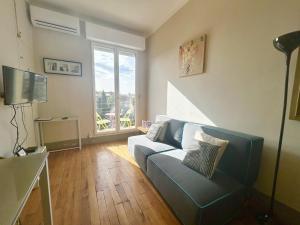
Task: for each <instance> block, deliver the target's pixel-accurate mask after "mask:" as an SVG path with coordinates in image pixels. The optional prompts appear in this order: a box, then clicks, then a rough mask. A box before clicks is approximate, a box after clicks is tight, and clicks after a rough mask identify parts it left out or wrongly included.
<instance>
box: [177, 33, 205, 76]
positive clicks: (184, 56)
mask: <svg viewBox="0 0 300 225" xmlns="http://www.w3.org/2000/svg"><path fill="white" fill-rule="evenodd" d="M205 42H206V35H202V36H201V37H199V38H196V39H194V40H191V41H188V42H186V43H184V44H182V45H181V46H180V47H179V73H180V77H186V76H191V75H196V74H201V73H204V59H205Z"/></svg>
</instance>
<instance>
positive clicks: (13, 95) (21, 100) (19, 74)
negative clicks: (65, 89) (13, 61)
mask: <svg viewBox="0 0 300 225" xmlns="http://www.w3.org/2000/svg"><path fill="white" fill-rule="evenodd" d="M2 71H3V86H4V104H5V105H16V104H25V103H31V102H34V101H37V102H46V101H47V77H45V76H43V75H39V74H35V73H32V72H28V71H23V70H19V69H15V68H12V67H8V66H3V67H2Z"/></svg>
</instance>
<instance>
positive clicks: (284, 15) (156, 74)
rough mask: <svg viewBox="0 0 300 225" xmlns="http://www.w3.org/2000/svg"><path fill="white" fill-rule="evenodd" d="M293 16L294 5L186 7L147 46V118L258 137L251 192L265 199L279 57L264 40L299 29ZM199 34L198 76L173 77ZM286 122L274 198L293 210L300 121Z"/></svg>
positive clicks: (277, 109)
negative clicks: (202, 39)
mask: <svg viewBox="0 0 300 225" xmlns="http://www.w3.org/2000/svg"><path fill="white" fill-rule="evenodd" d="M299 12H300V2H299V0H286V1H284V2H283V1H281V0H265V1H260V0H253V1H246V0H242V1H241V0H230V1H225V0H221V1H219V0H211V1H205V0H190V1H189V2H188V3H187V5H185V6H184V7H183V8H182V9H181V10H180V11H178V13H176V14H175V15H174V16H173V17H172V18H171V19H170V20H169V21H168V22H167V23H166V24H164V25H163V26H162V27H161V28H160V29H159V30H158V31H157V32H156V33H154V34H153V35H152V36H151V37H150V38H149V40H148V57H149V75H148V76H149V87H148V89H149V91H148V115H149V119H154V117H155V115H156V114H166V113H167V114H169V115H170V116H173V117H177V118H181V119H186V120H193V121H196V122H204V123H208V124H214V125H216V126H220V127H224V128H228V129H232V130H237V131H242V132H246V133H250V134H255V135H258V136H262V137H264V138H265V147H264V150H263V156H262V163H261V170H260V174H259V177H258V180H257V184H256V188H257V189H258V190H260V191H262V192H264V193H266V194H270V192H271V183H272V178H273V169H274V164H275V156H276V147H277V142H278V136H279V129H280V120H281V113H282V103H283V88H284V72H285V68H284V65H285V61H284V60H285V57H284V55H283V54H282V53H280V52H278V51H276V50H275V49H274V47H273V45H272V39H273V38H274V37H276V36H277V35H280V34H284V33H286V32H290V31H294V30H299V27H300V13H299ZM203 33H206V34H207V35H208V40H207V52H206V55H207V62H206V73H204V74H202V75H198V76H192V77H189V78H179V74H178V71H179V70H178V48H179V46H180V45H181V44H182V43H184V42H185V41H188V40H191V39H193V38H195V37H198V36H200V35H201V34H203ZM296 55H297V53H296V52H295V53H294V55H293V59H292V62H291V80H290V85H291V86H290V92H289V102H290V95H291V89H292V81H293V79H294V73H295V64H296V63H295V62H296ZM286 122H287V124H286V125H287V126H286V132H285V137H284V146H283V155H282V161H281V167H280V173H279V181H278V193H277V198H278V199H279V200H280V201H282V202H283V203H285V204H287V205H288V206H290V207H293V208H295V209H297V210H299V211H300V195H299V189H300V179H299V178H298V177H299V176H298V174H299V170H300V164H299V160H300V151H299V146H300V138H299V133H300V122H298V121H291V120H287V121H286Z"/></svg>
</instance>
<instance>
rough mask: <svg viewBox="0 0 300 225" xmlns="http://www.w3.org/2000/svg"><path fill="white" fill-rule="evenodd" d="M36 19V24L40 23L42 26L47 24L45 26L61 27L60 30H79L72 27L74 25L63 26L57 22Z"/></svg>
mask: <svg viewBox="0 0 300 225" xmlns="http://www.w3.org/2000/svg"><path fill="white" fill-rule="evenodd" d="M35 21H36V24H37V25H40V26H45V27H49V28H54V29H59V30H67V31H70V32H74V33H77V30H76V29H75V28H72V27H66V26H61V25H57V24H53V23H48V22H45V21H40V20H35Z"/></svg>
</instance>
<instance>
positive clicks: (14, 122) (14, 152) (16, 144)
mask: <svg viewBox="0 0 300 225" xmlns="http://www.w3.org/2000/svg"><path fill="white" fill-rule="evenodd" d="M11 107H12V109H13V117H12V119H11V120H10V124H11V125H12V126H13V127H15V128H16V130H17V137H16V141H15V144H14V147H13V154H14V155H16V154H17V149H18V146H19V126H18V122H17V119H16V117H17V108H16V105H12V106H11Z"/></svg>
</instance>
